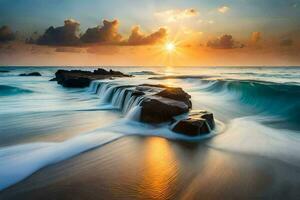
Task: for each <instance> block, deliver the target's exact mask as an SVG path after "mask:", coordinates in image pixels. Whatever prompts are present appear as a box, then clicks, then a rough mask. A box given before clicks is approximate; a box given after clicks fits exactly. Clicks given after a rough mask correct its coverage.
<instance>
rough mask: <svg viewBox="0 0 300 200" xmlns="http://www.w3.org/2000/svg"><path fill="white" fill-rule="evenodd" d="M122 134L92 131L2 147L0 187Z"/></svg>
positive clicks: (2, 187)
mask: <svg viewBox="0 0 300 200" xmlns="http://www.w3.org/2000/svg"><path fill="white" fill-rule="evenodd" d="M121 136H122V135H121V134H117V133H109V132H97V131H96V132H92V133H89V134H85V135H81V136H78V137H75V138H73V139H70V140H67V141H64V142H60V143H32V144H25V145H16V146H11V147H7V148H2V149H1V150H0V180H1V181H0V190H2V189H4V188H7V187H9V186H11V185H13V184H15V183H17V182H19V181H21V180H23V179H24V178H26V177H28V176H29V175H31V174H32V173H34V172H36V171H37V170H39V169H41V168H43V167H45V166H47V165H50V164H53V163H57V162H60V161H62V160H65V159H67V158H70V157H72V156H75V155H78V154H80V153H82V152H84V151H87V150H89V149H92V148H95V147H99V146H101V145H103V144H105V143H107V142H110V141H112V140H114V139H117V138H119V137H121Z"/></svg>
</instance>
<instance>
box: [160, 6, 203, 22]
mask: <svg viewBox="0 0 300 200" xmlns="http://www.w3.org/2000/svg"><path fill="white" fill-rule="evenodd" d="M198 14H199V12H198V11H197V10H196V9H193V8H190V9H170V10H165V11H160V12H156V13H154V15H155V16H156V17H159V18H163V19H165V20H166V21H168V22H175V21H177V20H181V19H187V18H191V17H195V16H197V15H198Z"/></svg>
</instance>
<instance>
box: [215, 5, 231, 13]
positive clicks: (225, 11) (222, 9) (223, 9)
mask: <svg viewBox="0 0 300 200" xmlns="http://www.w3.org/2000/svg"><path fill="white" fill-rule="evenodd" d="M229 10H230V8H229V7H228V6H222V7H220V8H218V11H219V12H220V13H223V14H224V13H227V12H228V11H229Z"/></svg>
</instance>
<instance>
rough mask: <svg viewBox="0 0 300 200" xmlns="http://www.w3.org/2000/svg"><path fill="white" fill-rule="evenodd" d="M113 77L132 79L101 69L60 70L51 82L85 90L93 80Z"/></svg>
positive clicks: (117, 72) (120, 73)
mask: <svg viewBox="0 0 300 200" xmlns="http://www.w3.org/2000/svg"><path fill="white" fill-rule="evenodd" d="M113 77H131V76H130V75H126V74H123V73H122V72H119V71H113V70H109V71H107V70H105V69H102V68H99V69H97V70H94V71H93V72H91V71H83V70H58V71H57V72H56V73H55V78H53V79H51V80H50V81H57V83H58V84H60V85H62V86H64V87H76V88H83V87H88V86H89V85H90V82H91V81H92V80H100V79H111V78H113Z"/></svg>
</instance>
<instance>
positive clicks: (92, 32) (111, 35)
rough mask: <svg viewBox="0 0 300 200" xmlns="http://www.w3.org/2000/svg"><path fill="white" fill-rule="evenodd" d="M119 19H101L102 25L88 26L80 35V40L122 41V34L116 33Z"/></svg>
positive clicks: (107, 42) (94, 41)
mask: <svg viewBox="0 0 300 200" xmlns="http://www.w3.org/2000/svg"><path fill="white" fill-rule="evenodd" d="M118 27H119V21H118V20H113V21H108V20H103V26H101V27H100V26H97V27H94V28H89V29H87V31H86V32H85V33H84V34H83V35H82V37H81V41H83V42H85V43H103V44H116V43H119V42H121V41H122V36H121V35H120V34H119V33H118Z"/></svg>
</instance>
